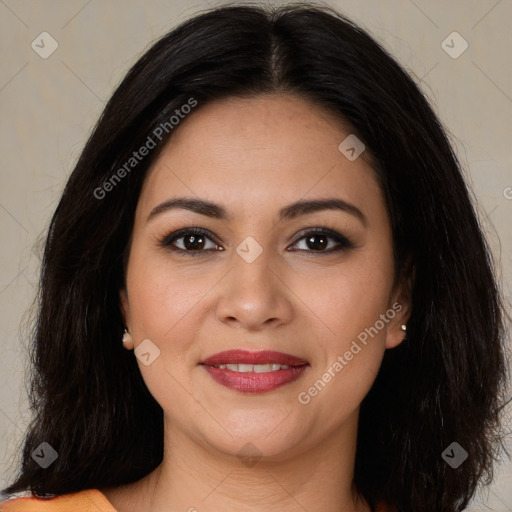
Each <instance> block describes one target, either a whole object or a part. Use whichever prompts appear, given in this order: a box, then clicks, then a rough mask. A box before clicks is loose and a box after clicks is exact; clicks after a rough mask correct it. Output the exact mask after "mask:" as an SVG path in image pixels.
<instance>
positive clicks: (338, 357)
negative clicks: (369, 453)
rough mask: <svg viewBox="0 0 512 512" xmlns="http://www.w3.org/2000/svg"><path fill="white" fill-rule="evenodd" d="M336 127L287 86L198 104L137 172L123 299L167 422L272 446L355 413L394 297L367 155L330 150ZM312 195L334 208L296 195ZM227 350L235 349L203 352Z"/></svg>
mask: <svg viewBox="0 0 512 512" xmlns="http://www.w3.org/2000/svg"><path fill="white" fill-rule="evenodd" d="M349 135H350V131H349V130H347V129H345V128H344V126H343V125H342V123H341V122H340V121H339V120H338V119H337V118H334V117H332V116H331V115H330V114H329V113H327V112H326V111H324V110H322V109H320V108H319V107H318V106H316V105H314V104H312V103H309V102H307V101H306V100H303V99H299V98H297V97H294V96H290V95H277V94H276V95H264V96H259V97H256V98H253V99H235V98H231V99H228V100H223V101H218V102H216V103H211V104H207V105H205V106H204V107H202V108H201V104H199V106H198V109H197V110H195V111H194V113H193V114H191V115H190V116H189V117H188V118H187V119H185V120H184V121H182V123H181V125H180V126H179V127H178V128H177V129H176V132H175V133H174V134H173V138H172V141H171V143H170V144H169V145H168V146H167V147H166V148H165V149H164V151H163V153H162V154H161V155H160V157H159V158H158V160H157V161H156V163H155V165H154V166H153V167H152V169H151V170H150V172H149V173H148V176H147V178H146V180H145V183H144V186H143V189H142V191H141V195H140V199H139V202H138V206H137V210H136V218H135V223H134V230H133V240H132V245H131V250H130V256H129V261H128V267H127V276H126V291H122V292H121V299H122V305H123V311H124V317H125V320H126V325H127V326H128V329H129V331H130V333H131V334H132V337H133V339H134V343H135V348H136V349H137V347H138V346H139V345H140V344H141V343H142V342H143V340H149V341H144V343H145V345H143V346H141V348H140V349H139V351H140V352H143V353H144V354H145V355H144V356H142V357H140V354H138V352H136V354H138V355H137V358H138V359H137V361H138V365H139V368H140V371H141V374H142V376H143V378H144V381H145V383H146V385H147V387H148V389H149V391H150V392H151V394H152V395H153V396H154V397H155V399H156V400H157V401H158V403H159V404H160V405H161V407H162V408H163V410H164V417H165V425H166V431H167V432H168V431H173V432H175V433H177V434H178V433H179V434H180V435H182V436H185V437H186V438H188V439H190V440H193V441H196V442H197V443H200V444H201V445H202V446H203V447H206V448H209V449H216V450H218V451H220V452H223V453H226V454H236V453H238V452H239V450H240V449H241V448H242V447H243V446H244V445H246V443H248V442H250V443H252V445H254V447H255V448H254V450H255V451H256V452H257V453H258V454H263V455H267V456H269V457H272V456H274V457H276V458H278V457H280V456H284V454H288V455H290V454H293V453H299V452H301V451H304V450H306V449H308V448H312V447H314V446H315V445H317V444H318V443H321V442H322V441H325V440H326V439H327V438H328V437H331V438H332V436H336V435H337V434H338V433H341V432H344V431H347V429H352V431H353V429H354V426H355V425H357V417H358V410H359V405H360V403H361V401H362V400H363V398H364V396H365V395H366V393H367V392H368V391H369V389H370V387H371V385H372V383H373V381H374V379H375V377H376V375H377V372H378V370H379V366H380V364H381V360H382V357H383V353H384V350H385V349H386V348H391V347H394V346H396V345H397V344H398V343H400V342H401V341H402V339H403V336H404V333H403V332H402V331H401V330H400V325H401V324H402V323H404V322H405V320H406V315H407V311H408V307H407V297H405V296H404V295H401V294H400V289H398V290H397V291H396V293H395V292H394V291H393V290H392V285H393V277H394V276H393V253H392V234H391V228H390V221H389V218H388V214H387V211H386V207H385V202H384V196H383V194H382V192H381V190H380V188H379V185H378V182H377V180H376V176H375V174H374V171H373V170H372V169H371V167H370V166H369V165H368V163H366V162H365V160H364V159H368V158H367V157H368V155H367V154H366V153H365V152H363V153H362V154H361V155H360V156H359V157H358V158H355V159H354V156H355V155H356V154H357V151H351V150H350V147H351V146H352V145H351V144H349V142H350V140H351V139H349V140H348V141H347V142H346V143H345V145H342V148H345V149H344V152H342V150H340V149H339V146H340V143H342V142H343V141H344V140H345V139H346V138H347V137H348V136H349ZM347 146H348V147H347ZM355 149H356V150H357V147H356V148H355ZM353 154H354V155H353ZM347 156H350V158H348V157H347ZM178 198H186V199H187V200H190V201H197V202H198V203H197V204H199V202H200V201H205V202H208V203H214V205H215V206H213V207H206V206H202V207H200V208H199V207H198V208H194V211H193V210H192V209H191V208H183V207H179V205H178V206H176V207H171V206H170V203H168V202H169V201H175V200H176V199H178ZM325 200H330V201H332V202H331V206H334V205H335V204H337V205H338V206H339V207H331V208H328V207H325V206H324V207H322V208H314V207H308V206H307V205H306V206H305V207H304V208H301V207H299V206H297V205H298V204H300V203H302V202H309V201H325ZM335 201H338V203H334V202H335ZM166 203H167V207H166V206H165V205H166ZM162 205H164V206H162ZM293 205H295V206H293ZM344 205H345V206H344ZM313 206H314V204H313ZM191 228H200V229H201V230H202V232H201V233H199V234H198V233H193V232H190V229H191ZM178 230H184V231H182V232H181V233H180V234H178V235H177V236H175V237H174V238H173V236H172V235H173V234H174V233H176V232H177V231H178ZM313 230H318V231H319V232H318V233H312V231H313ZM326 231H327V232H326ZM397 303H399V304H397ZM158 350H159V351H160V352H159V354H158ZM228 350H238V351H247V352H249V354H247V353H240V352H238V353H232V354H230V355H227V356H223V355H221V356H219V357H218V358H217V359H215V360H212V359H210V361H209V363H210V365H208V364H204V362H205V360H207V359H208V358H211V356H213V355H215V354H218V353H220V352H224V351H228ZM260 351H275V352H279V353H281V355H282V354H287V355H290V356H294V357H295V358H296V359H289V358H286V357H285V356H283V357H282V358H280V356H279V355H278V354H275V353H274V354H267V355H263V357H262V358H260V359H257V358H256V359H255V358H254V353H255V352H260ZM251 353H252V354H251ZM155 356H157V357H156V358H155ZM143 361H144V362H143ZM147 363H150V364H147ZM251 363H253V364H257V366H256V367H254V366H243V365H247V364H249V365H250V364H251ZM224 364H230V365H236V364H242V366H230V367H229V368H228V367H226V368H214V367H212V366H220V365H224ZM283 364H288V366H292V367H291V368H286V366H285V367H283V366H281V365H283ZM267 365H271V366H267ZM272 365H274V366H272ZM278 368H279V369H278Z"/></svg>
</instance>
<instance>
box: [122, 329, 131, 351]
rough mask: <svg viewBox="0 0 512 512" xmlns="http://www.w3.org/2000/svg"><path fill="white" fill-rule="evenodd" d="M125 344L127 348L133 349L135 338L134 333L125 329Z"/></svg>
mask: <svg viewBox="0 0 512 512" xmlns="http://www.w3.org/2000/svg"><path fill="white" fill-rule="evenodd" d="M123 346H124V348H126V349H127V350H131V349H132V348H133V339H132V335H131V334H130V333H129V332H128V331H127V330H126V329H125V330H124V334H123Z"/></svg>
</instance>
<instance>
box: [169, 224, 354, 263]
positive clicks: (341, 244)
mask: <svg viewBox="0 0 512 512" xmlns="http://www.w3.org/2000/svg"><path fill="white" fill-rule="evenodd" d="M190 234H194V235H203V236H205V237H206V238H208V239H209V240H210V241H212V242H213V243H215V244H216V245H219V244H218V243H217V242H216V241H215V240H214V239H213V238H214V237H213V236H212V235H211V233H210V232H209V231H207V230H205V229H202V228H196V227H192V228H184V229H180V230H178V231H175V232H174V233H171V234H169V235H167V236H165V237H164V238H163V239H162V240H161V241H160V245H162V246H163V247H165V248H167V249H170V250H171V251H175V252H179V253H182V254H186V255H187V256H192V257H197V256H201V255H202V254H203V253H205V252H209V251H212V250H215V249H199V250H196V251H194V250H192V251H188V250H186V249H181V248H179V247H176V246H173V245H172V243H173V242H175V241H176V240H179V239H180V238H184V237H185V236H186V235H190ZM311 235H325V236H326V237H327V238H331V239H333V240H335V241H336V242H337V243H338V245H337V246H336V247H334V248H331V249H329V250H319V251H315V250H311V249H310V250H306V249H294V251H302V252H306V253H313V254H315V253H317V254H333V253H337V252H340V251H343V250H346V249H353V248H355V247H356V246H355V244H353V243H352V242H351V241H350V240H349V239H348V238H346V237H345V236H343V235H341V234H340V233H337V232H336V231H333V230H332V229H328V228H310V229H308V230H306V231H303V233H302V236H301V237H300V238H298V239H297V240H296V241H295V242H294V244H293V245H297V243H298V242H300V241H301V240H303V239H304V238H307V237H308V236H311Z"/></svg>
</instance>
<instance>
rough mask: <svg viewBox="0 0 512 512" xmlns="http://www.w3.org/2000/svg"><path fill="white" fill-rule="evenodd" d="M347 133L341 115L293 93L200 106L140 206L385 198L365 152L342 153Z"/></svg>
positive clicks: (151, 175)
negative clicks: (187, 200) (194, 199)
mask: <svg viewBox="0 0 512 512" xmlns="http://www.w3.org/2000/svg"><path fill="white" fill-rule="evenodd" d="M349 135H351V131H350V127H349V126H348V124H347V123H344V122H343V121H342V120H341V119H340V118H339V117H338V116H335V115H334V114H331V113H330V112H328V111H327V110H326V109H324V108H322V107H319V106H318V105H316V104H315V103H313V102H310V101H308V100H305V99H303V98H300V97H297V96H293V95H289V94H269V95H262V96H257V97H253V98H227V99H224V100H218V101H214V102H211V103H208V104H206V105H204V106H201V105H199V106H198V107H196V110H195V111H194V112H193V113H192V114H190V115H189V116H188V117H187V118H185V120H183V121H181V123H180V125H179V126H178V128H177V129H176V131H175V132H173V136H172V138H171V140H170V141H169V142H168V144H167V146H166V147H165V148H164V149H163V151H162V153H161V154H160V156H159V158H158V159H157V161H156V162H155V164H154V165H153V166H152V168H151V169H150V170H149V171H148V175H147V177H146V179H145V183H144V186H143V190H142V193H141V197H140V209H141V210H144V211H145V212H147V210H148V209H149V208H152V207H153V206H154V205H155V204H156V203H158V202H161V201H164V200H166V199H168V198H169V197H170V196H175V195H176V196H178V195H188V196H199V197H202V198H211V199H212V200H218V199H219V198H224V199H225V200H226V201H228V200H229V202H230V203H231V204H232V205H233V207H234V208H239V209H242V210H243V209H247V208H254V205H255V204H266V205H267V206H269V205H270V204H276V203H275V202H279V203H285V202H287V201H291V200H296V199H298V198H302V197H304V198H308V197H313V196H314V197H320V196H326V195H328V196H332V195H333V193H334V194H336V193H339V194H341V195H342V196H346V197H347V198H348V197H350V199H351V200H352V201H353V202H354V201H355V202H357V201H359V202H361V203H363V202H368V201H371V200H374V201H379V200H382V195H381V191H380V187H379V185H378V181H377V179H376V174H375V171H374V170H373V169H372V167H371V159H370V158H369V155H368V153H366V154H365V152H363V153H362V154H361V156H360V157H359V158H356V159H355V160H353V161H351V160H349V159H348V158H347V157H346V156H345V155H344V154H343V153H342V152H341V151H340V150H339V145H340V143H342V142H343V141H344V140H345V139H346V138H347V137H348V136H349ZM263 198H265V199H266V202H265V203H262V200H263Z"/></svg>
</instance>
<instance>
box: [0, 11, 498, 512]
mask: <svg viewBox="0 0 512 512" xmlns="http://www.w3.org/2000/svg"><path fill="white" fill-rule="evenodd" d="M503 313H504V310H503V306H502V302H501V296H500V292H499V288H498V285H497V282H496V278H495V275H494V270H493V265H492V260H491V256H490V253H489V250H488V247H487V245H486V241H485V238H484V236H483V234H482V231H481V229H480V227H479V223H478V220H477V217H476V214H475V211H474V207H473V205H472V202H471V200H470V196H469V192H468V189H467V187H466V185H465V183H464V180H463V178H462V174H461V171H460V166H459V163H458V161H457V158H456V156H455V155H454V153H453V151H452V148H451V147H450V145H449V143H448V141H447V138H446V136H445V133H444V131H443V129H442V127H441V125H440V123H439V121H438V120H437V118H436V117H435V115H434V113H433V112H432V109H431V108H430V107H429V105H428V103H427V102H426V100H425V99H424V98H423V96H422V94H421V93H420V91H419V89H418V88H417V86H416V85H415V84H414V83H413V81H412V80H411V79H410V77H409V76H408V75H407V74H406V73H405V72H404V71H403V70H402V69H401V67H400V66H399V65H398V64H397V63H396V62H395V61H394V60H393V59H392V58H391V57H390V56H389V55H388V54H387V53H386V52H385V51H384V50H383V49H382V48H381V47H380V46H379V45H378V44H377V43H376V42H375V41H374V40H373V39H372V38H371V37H370V36H369V35H368V34H366V33H365V32H364V31H362V30H361V29H360V28H358V27H357V26H355V25H354V24H353V23H352V22H350V21H349V20H347V19H346V18H344V17H343V16H341V15H340V14H338V13H337V12H335V11H334V10H331V9H329V8H320V7H312V6H307V7H306V6H284V7H280V8H278V9H275V10H266V9H264V8H259V7H250V6H230V7H223V8H217V9H213V10H211V11H209V12H207V13H205V14H201V15H199V16H196V17H195V18H192V19H191V20H189V21H187V22H185V23H184V24H182V25H181V26H179V27H178V28H176V29H175V30H173V31H172V32H171V33H169V34H168V35H166V36H165V37H163V38H162V39H161V40H160V41H158V42H157V43H156V44H155V45H154V46H153V47H152V48H151V49H150V50H149V51H148V52H147V53H146V54H145V55H143V56H142V58H141V59H140V60H139V61H138V62H137V63H136V64H135V65H134V66H133V68H132V69H131V70H130V72H129V73H128V74H127V76H126V78H125V79H124V80H123V82H122V83H121V85H120V86H119V88H118V89H117V91H116V92H115V93H114V95H113V97H112V99H111V100H110V102H109V103H108V105H107V106H106V108H105V111H104V113H103V114H102V116H101V119H100V120H99V122H98V124H97V126H96V128H95V130H94V132H93V134H92V135H91V137H90V139H89V141H88V142H87V144H86V146H85V149H84V151H83V153H82V155H81V158H80V159H79V161H78V163H77V165H76V168H75V169H74V171H73V173H72V175H71V177H70V179H69V181H68V184H67V186H66V188H65V190H64V193H63V195H62V198H61V200H60V203H59V205H58V207H57V210H56V212H55V214H54V216H53V219H52V222H51V226H50V229H49V233H48V238H47V242H46V247H45V252H44V261H43V270H42V277H41V296H40V310H39V317H38V322H37V328H36V333H35V343H34V373H33V382H32V389H31V391H32V393H31V400H32V401H33V404H34V410H35V412H36V414H35V417H34V419H33V422H32V423H31V425H30V428H29V432H28V435H27V437H26V439H25V444H24V448H23V457H22V467H21V471H20V473H19V475H18V477H17V479H16V481H15V482H14V483H13V484H12V485H10V486H9V487H8V488H6V489H4V492H5V493H17V492H21V491H24V490H30V491H31V493H32V496H30V497H25V498H21V497H18V498H14V499H12V500H10V501H7V502H6V503H4V504H3V508H2V510H3V511H4V512H12V511H18V510H24V511H29V510H38V511H42V510H102V511H118V512H132V511H141V510H148V511H149V510H151V511H153V512H160V511H163V510H166V511H169V510H188V511H195V510H198V511H218V510H237V511H238V510H247V511H249V510H251V511H258V510H268V511H271V510H279V511H283V510H284V511H295V510H309V511H314V510H323V511H327V512H331V511H339V510H344V511H357V512H368V511H372V510H373V511H392V510H393V511H399V512H402V511H404V512H405V511H414V512H426V511H429V512H431V511H432V510H435V511H436V512H452V511H460V510H463V509H464V508H465V507H466V505H467V504H468V502H469V501H470V499H471V497H472V495H473V493H474V491H475V488H476V486H477V484H478V482H479V481H481V480H485V478H486V477H488V478H490V477H491V476H492V463H493V461H494V459H495V457H496V455H497V453H498V447H499V445H498V441H499V433H500V415H499V412H500V407H501V404H502V402H503V390H504V380H505V358H504V348H503V343H504V342H503V340H504V322H503V317H504V314H503ZM121 340H122V341H121Z"/></svg>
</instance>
